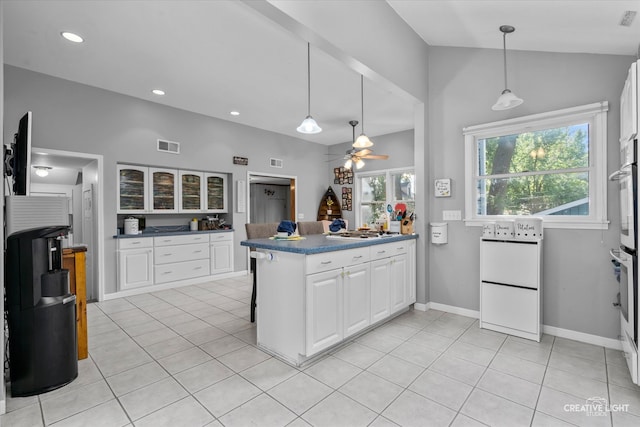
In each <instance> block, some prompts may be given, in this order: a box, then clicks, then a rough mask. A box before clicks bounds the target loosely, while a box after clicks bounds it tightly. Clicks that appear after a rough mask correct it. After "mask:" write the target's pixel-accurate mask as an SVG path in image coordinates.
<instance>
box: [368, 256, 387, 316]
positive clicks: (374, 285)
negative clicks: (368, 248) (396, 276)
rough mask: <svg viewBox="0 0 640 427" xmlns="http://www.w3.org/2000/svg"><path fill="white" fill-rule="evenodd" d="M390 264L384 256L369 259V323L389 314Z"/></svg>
mask: <svg viewBox="0 0 640 427" xmlns="http://www.w3.org/2000/svg"><path fill="white" fill-rule="evenodd" d="M390 297H391V265H390V264H389V260H388V259H386V258H383V259H380V260H376V261H371V323H376V322H378V321H380V320H382V319H385V318H387V317H389V315H390V314H391V298H390Z"/></svg>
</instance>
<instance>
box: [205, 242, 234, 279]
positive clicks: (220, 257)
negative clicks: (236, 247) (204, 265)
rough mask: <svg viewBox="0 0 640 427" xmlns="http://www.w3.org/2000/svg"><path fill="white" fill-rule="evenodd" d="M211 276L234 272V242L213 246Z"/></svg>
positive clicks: (214, 244)
mask: <svg viewBox="0 0 640 427" xmlns="http://www.w3.org/2000/svg"><path fill="white" fill-rule="evenodd" d="M210 252H211V274H219V273H226V272H229V271H233V242H230V241H224V242H219V243H212V244H211V251H210Z"/></svg>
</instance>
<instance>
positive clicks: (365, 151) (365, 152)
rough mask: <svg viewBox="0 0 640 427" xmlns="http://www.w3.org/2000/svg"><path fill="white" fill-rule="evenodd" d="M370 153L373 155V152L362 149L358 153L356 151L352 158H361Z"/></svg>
mask: <svg viewBox="0 0 640 427" xmlns="http://www.w3.org/2000/svg"><path fill="white" fill-rule="evenodd" d="M371 153H373V151H371V150H369V149H368V148H364V149H362V150H360V151H357V152H355V153H353V155H354V156H358V157H363V156H366V155H369V154H371Z"/></svg>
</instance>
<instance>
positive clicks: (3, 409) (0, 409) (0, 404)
mask: <svg viewBox="0 0 640 427" xmlns="http://www.w3.org/2000/svg"><path fill="white" fill-rule="evenodd" d="M6 413H7V401H6V400H0V415H3V414H6Z"/></svg>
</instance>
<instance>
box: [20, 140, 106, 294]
mask: <svg viewBox="0 0 640 427" xmlns="http://www.w3.org/2000/svg"><path fill="white" fill-rule="evenodd" d="M31 164H32V166H46V167H47V168H49V169H48V172H49V173H48V174H47V175H46V176H38V175H36V174H35V168H31V187H30V190H31V191H30V192H31V195H50V196H56V195H58V196H67V197H69V198H70V202H71V205H70V208H71V209H70V212H72V214H71V221H70V223H71V233H70V235H71V236H72V237H71V238H70V239H69V240H70V241H69V243H70V244H72V245H80V244H82V245H86V246H87V252H86V286H87V300H88V301H91V300H98V301H101V300H103V299H104V286H103V283H104V247H102V246H101V245H100V242H104V218H103V212H104V209H103V206H104V204H103V196H102V195H103V185H102V181H103V179H102V176H103V169H102V168H103V159H102V156H101V155H96V154H89V153H77V152H72V151H61V150H51V149H46V148H35V147H34V148H32V152H31Z"/></svg>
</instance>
